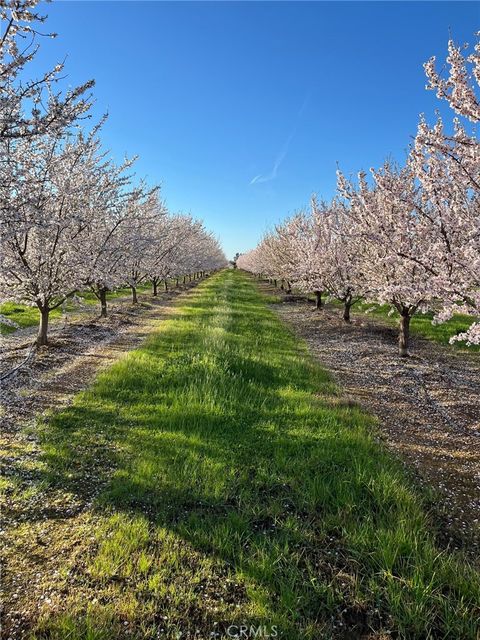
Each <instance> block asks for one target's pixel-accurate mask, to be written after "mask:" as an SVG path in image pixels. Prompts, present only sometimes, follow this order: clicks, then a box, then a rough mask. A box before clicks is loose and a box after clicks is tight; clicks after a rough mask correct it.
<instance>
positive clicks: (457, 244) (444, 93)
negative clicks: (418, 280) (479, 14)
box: [409, 40, 480, 344]
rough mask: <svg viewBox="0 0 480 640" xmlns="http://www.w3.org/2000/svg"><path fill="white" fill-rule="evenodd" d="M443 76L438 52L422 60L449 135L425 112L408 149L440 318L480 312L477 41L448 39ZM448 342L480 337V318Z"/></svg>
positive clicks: (479, 58)
mask: <svg viewBox="0 0 480 640" xmlns="http://www.w3.org/2000/svg"><path fill="white" fill-rule="evenodd" d="M447 63H448V65H449V72H448V77H447V78H446V79H444V78H442V77H441V76H440V74H439V73H438V72H437V70H436V67H435V58H431V59H430V60H429V61H428V62H427V63H426V64H425V71H426V73H427V77H428V80H429V84H428V88H430V89H433V90H436V92H437V96H438V97H439V98H442V99H445V100H447V101H448V102H449V104H450V106H451V107H452V109H453V110H454V111H455V112H456V113H457V114H458V116H460V117H463V118H464V120H465V121H464V122H463V123H462V122H461V121H460V119H459V118H458V117H457V118H455V120H454V124H453V133H451V134H450V133H447V132H446V130H445V126H444V123H443V121H442V120H441V118H438V120H437V123H436V124H435V126H433V127H431V128H430V127H429V126H428V125H427V123H426V121H425V118H423V117H422V119H421V121H420V124H419V127H418V132H417V135H416V138H415V142H414V145H413V147H412V150H411V154H410V160H409V162H410V165H411V168H412V171H414V173H415V175H416V176H417V178H418V180H419V182H420V185H421V189H422V206H421V208H420V209H419V211H418V215H419V216H420V217H421V218H422V221H423V226H424V228H425V234H426V235H428V237H429V241H428V246H427V249H428V260H429V263H430V265H431V268H432V284H433V285H434V286H435V287H436V292H437V295H438V298H439V299H440V300H441V301H442V303H443V305H442V311H441V312H440V313H438V314H437V320H438V321H444V320H447V319H448V318H449V317H451V315H452V314H453V313H456V312H457V313H466V314H470V315H472V316H475V317H477V318H478V317H479V316H480V214H479V211H480V142H479V141H478V138H477V136H476V134H475V130H474V129H473V127H472V126H470V128H471V129H472V131H470V132H469V130H468V129H469V122H470V123H474V125H475V124H477V123H478V122H480V101H479V99H478V97H477V95H476V92H475V85H476V86H477V89H478V85H479V84H480V41H479V42H477V44H476V45H475V48H474V52H473V53H472V54H471V55H469V56H466V57H464V56H463V54H462V51H461V49H460V48H459V47H456V46H455V44H454V43H453V41H451V40H450V41H449V43H448V57H447ZM452 340H466V341H467V343H469V344H479V343H480V323H479V322H478V320H477V321H476V322H474V323H473V324H472V326H471V327H470V328H469V329H468V330H467V332H465V333H463V334H460V335H458V336H455V337H453V338H452Z"/></svg>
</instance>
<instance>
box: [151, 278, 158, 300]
mask: <svg viewBox="0 0 480 640" xmlns="http://www.w3.org/2000/svg"><path fill="white" fill-rule="evenodd" d="M152 289H153V295H154V296H156V295H158V283H157V279H156V278H153V280H152Z"/></svg>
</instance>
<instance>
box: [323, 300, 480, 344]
mask: <svg viewBox="0 0 480 640" xmlns="http://www.w3.org/2000/svg"><path fill="white" fill-rule="evenodd" d="M328 304H329V305H333V306H335V307H339V308H340V307H341V306H342V305H341V304H340V303H336V302H333V301H332V302H329V303H328ZM365 313H367V315H372V316H373V317H377V318H380V319H381V320H383V321H384V322H388V323H389V324H391V325H395V326H397V325H398V322H399V314H398V313H397V312H396V311H395V312H394V313H391V307H390V305H388V304H372V303H367V302H359V303H357V304H355V305H354V306H353V307H352V310H351V314H352V315H358V314H365ZM432 320H433V313H431V312H428V313H417V314H416V315H415V316H414V317H413V318H412V320H411V321H410V330H411V333H412V335H418V336H421V337H423V338H428V339H429V340H433V341H434V342H439V343H440V344H444V345H449V346H451V347H452V348H455V349H461V350H466V351H480V347H479V346H471V347H467V346H466V345H465V343H464V342H454V343H453V344H452V345H450V342H449V341H450V338H452V337H453V336H456V335H457V334H459V333H463V332H464V331H466V330H467V329H468V328H469V326H470V325H471V324H472V322H474V320H475V318H474V317H472V316H466V315H461V314H456V315H454V316H453V317H452V318H451V319H450V320H447V322H444V323H442V324H432Z"/></svg>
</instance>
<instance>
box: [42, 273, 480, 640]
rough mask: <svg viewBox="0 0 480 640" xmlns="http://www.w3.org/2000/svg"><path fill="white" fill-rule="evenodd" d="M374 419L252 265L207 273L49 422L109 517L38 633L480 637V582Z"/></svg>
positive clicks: (57, 478) (58, 468)
mask: <svg viewBox="0 0 480 640" xmlns="http://www.w3.org/2000/svg"><path fill="white" fill-rule="evenodd" d="M373 431H374V424H373V421H372V419H371V418H370V417H369V416H368V415H366V414H365V413H363V412H362V411H361V410H360V409H359V408H357V407H355V406H352V405H351V404H348V403H346V402H345V401H344V399H343V398H342V395H341V393H340V391H339V390H338V389H337V388H336V387H335V385H334V384H333V382H332V380H331V379H330V377H329V375H328V374H327V373H326V372H325V371H324V370H322V369H321V368H320V367H319V366H318V364H316V363H315V362H314V361H313V359H312V358H311V357H310V356H309V355H308V353H307V351H306V347H305V345H304V344H303V343H299V341H298V339H297V338H295V337H294V335H293V334H292V333H291V332H290V331H289V330H288V329H286V328H285V326H284V325H283V324H282V323H281V322H280V320H279V319H278V318H277V317H276V315H275V314H274V313H273V312H272V311H271V310H270V309H269V308H268V307H267V304H266V298H265V297H263V296H262V295H261V294H260V293H259V292H258V290H257V288H256V286H255V284H254V283H253V281H252V280H251V279H249V278H248V276H246V275H244V274H242V273H239V272H238V271H233V270H227V271H224V272H221V273H219V274H217V275H215V276H213V277H211V278H210V279H208V280H207V281H205V282H203V283H201V284H200V285H199V286H198V287H197V288H196V289H195V290H194V291H192V292H191V293H190V294H189V295H188V297H187V298H184V299H183V301H182V302H181V304H180V305H179V306H178V307H177V309H176V313H175V314H174V315H173V316H172V317H171V318H170V319H169V320H167V321H164V322H162V324H161V325H160V327H159V331H158V332H157V333H155V334H154V335H152V336H151V338H149V339H148V340H147V341H146V343H145V344H144V346H143V347H142V348H140V349H138V350H136V351H134V352H131V353H130V354H129V355H128V356H127V357H125V358H124V359H122V360H121V361H120V362H118V363H117V364H115V365H114V366H112V367H111V368H110V369H108V370H107V371H106V372H104V373H102V374H101V375H100V376H99V377H98V379H97V380H96V381H95V383H94V384H93V386H92V387H91V389H90V390H88V391H86V392H84V393H82V394H80V395H78V396H77V397H76V399H75V401H74V403H73V404H72V405H71V406H69V407H68V408H66V409H65V410H63V411H62V412H61V413H57V414H55V415H54V416H53V417H52V418H51V419H50V420H49V421H48V422H46V423H45V425H44V426H43V428H42V442H43V447H44V450H45V457H44V465H45V470H44V471H45V474H44V478H43V481H44V482H47V483H49V484H50V485H51V486H53V487H57V488H59V489H61V490H62V491H65V492H67V493H73V494H82V495H83V494H85V495H87V496H91V495H95V496H96V497H95V500H94V507H93V508H94V511H95V514H96V516H95V517H96V518H97V520H96V522H97V524H96V525H95V527H94V528H93V530H92V531H90V532H89V534H88V535H85V536H84V538H85V540H90V539H92V542H91V543H89V545H90V546H88V549H87V551H85V553H82V557H81V559H78V557H77V560H76V561H75V562H74V564H73V567H71V571H70V575H71V576H72V577H71V580H70V582H69V585H70V586H69V587H66V588H65V590H64V592H63V593H64V594H65V595H63V596H62V600H63V607H64V610H63V612H62V613H61V614H58V615H52V614H51V613H48V614H47V613H46V614H45V615H44V616H43V618H42V619H41V620H40V621H39V622H38V625H37V630H36V632H35V634H34V636H33V637H35V638H37V639H40V638H42V639H46V638H48V639H50V640H52V639H57V640H63V639H64V638H69V640H77V639H78V640H80V639H87V638H88V639H89V640H93V639H96V640H98V639H101V638H105V639H111V638H123V637H129V638H136V639H138V640H140V639H142V640H148V639H152V640H153V638H156V637H165V638H179V637H182V638H194V637H198V638H209V637H214V636H213V635H211V634H213V633H214V632H217V633H218V634H219V635H218V636H216V637H228V636H227V635H225V634H226V629H227V628H228V626H229V625H230V624H237V625H239V624H246V625H248V626H250V625H254V626H255V627H256V628H258V626H259V625H262V626H266V628H267V632H269V633H273V629H272V625H275V626H276V627H277V629H278V637H281V638H287V639H288V638H291V639H298V640H303V639H308V638H311V639H319V638H322V639H323V638H325V639H328V638H345V639H346V638H359V637H363V635H362V634H368V632H369V630H370V629H373V630H375V631H377V632H378V633H381V632H382V631H386V632H388V631H392V633H393V634H394V637H397V638H418V639H422V640H426V639H432V640H437V639H440V638H451V639H452V640H459V639H460V638H462V639H467V638H471V639H472V640H473V639H475V638H476V637H477V635H476V634H477V632H478V630H479V626H478V622H477V621H478V617H479V614H480V609H479V603H480V577H479V574H478V573H477V572H476V571H475V570H474V569H473V568H472V567H471V566H469V565H468V563H467V561H466V560H465V559H464V558H462V556H461V555H460V554H459V553H454V552H450V551H448V550H445V549H443V550H442V549H441V548H440V547H439V546H438V544H437V542H436V531H435V526H434V523H433V522H431V518H430V516H429V514H428V513H427V512H426V510H425V508H424V506H423V504H424V496H423V494H420V493H418V491H417V490H416V489H414V488H413V487H412V484H411V482H410V481H409V480H408V478H407V477H406V475H405V472H404V471H403V468H402V467H401V466H400V464H399V463H397V461H396V460H395V459H394V458H393V457H392V456H391V455H390V454H388V453H387V452H386V451H385V450H383V449H382V447H381V445H379V444H378V443H377V442H376V440H375V439H374V436H373V433H372V432H373ZM94 521H95V520H94ZM72 526H73V525H72ZM50 544H52V545H53V544H55V541H54V540H51V542H50ZM127 630H128V634H127ZM180 632H181V633H182V634H183V635H181V636H180V635H179V633H180ZM157 634H160V635H157ZM263 637H265V636H263Z"/></svg>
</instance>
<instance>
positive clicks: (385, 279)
mask: <svg viewBox="0 0 480 640" xmlns="http://www.w3.org/2000/svg"><path fill="white" fill-rule="evenodd" d="M372 177H373V184H372V185H369V184H368V182H367V179H366V174H365V173H360V174H359V176H358V184H354V183H353V182H352V181H348V180H346V178H345V177H344V176H343V174H342V173H341V172H338V188H339V193H340V194H341V196H342V197H343V198H345V200H346V201H347V202H348V204H349V209H348V212H349V217H350V218H351V220H352V224H353V225H354V226H355V235H356V239H357V243H358V245H357V246H358V252H359V259H360V261H361V267H360V268H361V270H362V272H363V274H364V278H365V279H366V281H367V282H368V293H367V296H366V298H367V299H368V300H371V301H372V302H380V303H384V304H389V305H391V307H392V308H394V309H396V310H397V311H398V313H399V314H400V329H399V340H398V342H399V353H400V355H401V356H407V355H408V345H409V329H410V320H411V318H412V317H413V315H414V314H415V313H416V312H417V311H419V310H422V311H426V310H427V309H428V307H429V305H430V304H431V302H432V299H433V297H434V291H432V287H431V282H430V274H429V271H428V269H427V268H425V266H424V264H423V262H422V260H423V257H424V255H425V243H424V239H425V238H424V235H423V234H421V233H419V218H418V216H417V215H416V210H415V208H414V207H413V206H412V199H413V197H414V196H413V194H414V193H415V192H416V187H415V181H414V176H412V175H411V173H410V172H409V170H408V168H405V169H402V170H398V169H396V168H394V167H392V166H391V165H390V164H389V163H386V164H385V165H384V167H383V168H382V169H381V170H380V171H373V170H372ZM412 257H416V258H418V260H414V259H412Z"/></svg>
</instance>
